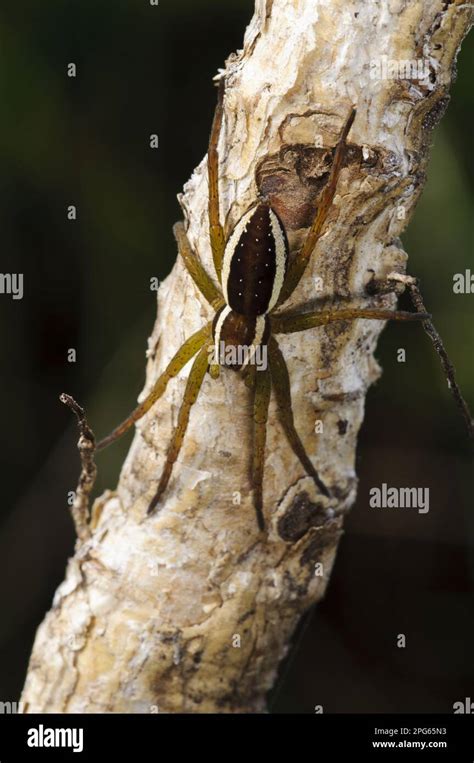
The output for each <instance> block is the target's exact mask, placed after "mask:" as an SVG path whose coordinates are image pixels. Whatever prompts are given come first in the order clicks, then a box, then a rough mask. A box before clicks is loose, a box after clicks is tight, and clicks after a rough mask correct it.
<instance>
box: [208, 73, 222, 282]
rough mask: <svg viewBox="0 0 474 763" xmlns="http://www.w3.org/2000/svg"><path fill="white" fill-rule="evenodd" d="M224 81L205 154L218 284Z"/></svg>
mask: <svg viewBox="0 0 474 763" xmlns="http://www.w3.org/2000/svg"><path fill="white" fill-rule="evenodd" d="M224 90H225V80H224V78H222V79H221V80H220V82H219V93H218V96H217V106H216V110H215V113H214V120H213V122H212V128H211V136H210V139H209V148H208V152H207V172H208V182H209V202H208V213H209V237H210V240H211V249H212V259H213V261H214V268H215V271H216V275H217V278H218V279H219V283H220V282H221V272H222V258H223V256H224V247H225V238H224V229H223V227H222V225H221V223H220V215H219V209H220V204H219V155H218V152H217V145H218V143H219V135H220V131H221V126H222V115H223V111H224V108H223V101H224Z"/></svg>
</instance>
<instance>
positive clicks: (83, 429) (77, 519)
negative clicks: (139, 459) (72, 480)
mask: <svg viewBox="0 0 474 763" xmlns="http://www.w3.org/2000/svg"><path fill="white" fill-rule="evenodd" d="M59 399H60V401H61V402H62V403H64V405H67V406H68V408H70V410H71V411H72V412H73V413H74V414H75V415H76V418H77V424H78V427H79V441H78V443H77V447H78V450H79V456H80V458H81V473H80V475H79V481H78V483H77V488H76V492H75V495H74V503H73V504H72V507H71V514H72V518H73V520H74V525H75V528H76V533H77V537H78V538H79V540H81V541H84V540H87V538H89V537H90V528H89V522H90V510H89V499H90V494H91V492H92V489H93V487H94V484H95V479H96V476H97V466H96V464H95V461H94V454H95V447H96V446H95V436H94V432H93V431H92V429H91V428H90V426H89V424H88V423H87V419H86V414H85V411H84V409H83V408H81V406H80V405H79V404H78V403H76V401H75V400H74V398H73V397H71V396H70V395H66V394H65V393H63V394H62V395H60V396H59Z"/></svg>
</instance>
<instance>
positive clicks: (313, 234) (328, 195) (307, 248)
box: [277, 108, 356, 307]
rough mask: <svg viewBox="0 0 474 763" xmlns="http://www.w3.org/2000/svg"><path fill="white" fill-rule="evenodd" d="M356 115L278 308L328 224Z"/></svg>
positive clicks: (348, 123)
mask: <svg viewBox="0 0 474 763" xmlns="http://www.w3.org/2000/svg"><path fill="white" fill-rule="evenodd" d="M355 115H356V111H355V109H354V108H353V109H351V112H350V114H349V116H348V118H347V120H346V123H345V125H344V127H343V128H342V131H341V135H340V137H339V140H338V142H337V146H336V151H335V154H334V160H333V163H332V166H331V172H330V175H329V180H328V182H327V183H326V185H325V187H324V190H323V192H322V194H321V198H320V199H319V202H318V209H317V212H316V215H315V218H314V220H313V224H312V226H311V228H310V229H309V231H308V233H307V235H306V238H305V240H304V244H303V246H302V247H301V249H300V251H299V252H298V253H297V254H296V256H295V258H294V260H292V262H291V263H290V266H289V268H288V272H287V274H286V277H285V282H284V284H283V288H282V290H281V294H280V297H279V299H278V304H277V307H278V306H279V305H282V304H283V302H286V300H287V299H288V298H289V297H290V296H291V295H292V294H293V292H294V290H295V289H296V287H297V286H298V284H299V282H300V280H301V277H302V275H303V273H304V271H305V270H306V266H307V264H308V262H309V259H310V257H311V255H312V253H313V250H314V247H315V246H316V242H317V240H318V238H319V236H320V235H321V231H322V229H323V225H324V223H325V222H326V218H327V216H328V212H329V210H330V208H331V204H332V202H333V199H334V195H335V193H336V187H337V181H338V179H339V175H340V172H341V169H342V163H343V160H344V152H345V149H346V140H347V136H348V134H349V130H350V129H351V127H352V124H353V122H354V119H355Z"/></svg>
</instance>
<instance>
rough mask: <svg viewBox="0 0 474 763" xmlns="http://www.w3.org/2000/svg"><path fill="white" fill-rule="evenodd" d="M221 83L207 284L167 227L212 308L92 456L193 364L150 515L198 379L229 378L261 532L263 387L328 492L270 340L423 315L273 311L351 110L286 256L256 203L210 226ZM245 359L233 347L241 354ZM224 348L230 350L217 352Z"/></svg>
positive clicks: (321, 207)
mask: <svg viewBox="0 0 474 763" xmlns="http://www.w3.org/2000/svg"><path fill="white" fill-rule="evenodd" d="M224 90H225V84H224V80H223V79H221V81H220V84H219V91H218V99H217V107H216V110H215V114H214V120H213V124H212V128H211V134H210V139H209V149H208V183H209V197H208V215H209V236H210V243H211V249H212V258H213V263H214V269H215V272H216V276H217V280H218V282H219V285H220V287H221V288H219V287H218V286H216V284H215V283H214V281H213V280H212V279H211V277H210V276H209V274H208V273H207V271H206V270H205V268H204V267H203V265H202V264H201V262H200V260H199V259H198V257H196V255H195V254H194V252H193V251H192V247H191V245H190V243H189V240H188V238H187V235H186V232H185V229H184V224H183V223H182V222H179V223H176V225H175V226H174V228H173V232H174V235H175V238H176V241H177V244H178V251H179V254H180V256H181V257H182V259H183V262H184V265H185V266H186V269H187V271H188V273H189V275H190V276H191V278H192V279H193V281H194V283H195V285H196V287H197V288H198V289H199V291H200V292H201V294H202V295H203V296H204V298H205V299H206V300H207V302H208V303H209V305H210V306H211V307H212V308H213V309H214V310H215V311H216V312H215V317H214V320H213V321H210V322H209V323H207V324H206V325H205V326H203V327H202V328H201V329H199V331H197V332H196V333H194V334H192V336H190V337H189V338H188V339H187V340H186V341H185V342H184V344H183V345H182V346H181V347H180V349H179V350H178V351H177V352H176V354H175V355H174V357H173V358H172V360H171V361H170V362H169V364H168V366H167V368H166V369H165V371H164V372H163V373H162V374H161V376H160V377H159V378H158V379H157V380H156V382H155V384H154V386H153V388H152V390H151V392H150V393H149V395H148V396H147V398H146V399H145V400H144V401H143V402H142V403H141V404H140V405H138V407H137V408H135V410H134V411H133V412H132V413H131V414H130V415H129V416H128V417H127V418H126V419H125V421H123V422H122V423H121V424H120V425H119V426H117V427H116V429H114V430H113V432H111V434H109V435H108V436H107V437H105V438H104V439H103V440H101V441H100V442H99V443H98V445H97V449H98V450H99V449H102V448H104V447H106V446H107V445H110V443H112V442H113V441H114V440H116V439H117V438H118V437H120V436H121V435H122V434H124V433H125V432H126V431H127V430H128V429H129V428H130V427H131V426H132V425H133V424H134V423H135V422H136V421H138V419H140V418H141V417H142V416H144V415H145V413H147V411H149V410H150V408H151V407H152V406H153V405H154V403H155V402H156V401H157V400H158V399H159V398H160V397H161V396H162V395H163V393H164V391H165V389H166V386H167V384H168V382H169V381H170V379H172V378H173V377H175V376H176V375H177V374H178V373H179V372H180V371H181V369H182V368H184V366H185V365H186V364H187V363H188V362H189V361H190V360H191V359H192V358H194V361H193V364H192V366H191V370H190V372H189V376H188V379H187V383H186V389H185V392H184V398H183V402H182V404H181V408H180V411H179V415H178V421H177V425H176V428H175V429H174V432H173V434H172V437H171V441H170V444H169V447H168V452H167V456H166V461H165V465H164V468H163V471H162V474H161V478H160V480H159V484H158V487H157V490H156V493H155V496H154V498H153V500H152V501H151V503H150V505H149V507H148V514H151V513H152V512H153V511H154V510H155V508H156V507H157V505H158V504H159V502H160V500H161V498H162V496H163V493H164V491H165V490H166V487H167V485H168V482H169V480H170V477H171V473H172V469H173V466H174V464H175V462H176V459H177V458H178V455H179V452H180V449H181V446H182V443H183V439H184V436H185V433H186V429H187V426H188V422H189V416H190V411H191V408H192V406H193V404H194V403H195V402H196V399H197V397H198V394H199V390H200V388H201V385H202V382H203V379H204V377H205V375H206V373H209V374H210V376H211V377H212V378H214V379H216V378H217V377H218V376H219V372H220V368H221V367H222V368H229V369H231V370H233V371H239V372H240V373H241V374H242V375H243V376H244V378H245V381H246V384H247V385H248V386H249V387H250V388H251V390H252V393H253V453H252V469H251V487H252V493H253V505H254V508H255V512H256V517H257V523H258V527H259V529H260V530H264V528H265V521H264V514H263V473H264V455H265V441H266V425H267V419H268V407H269V402H270V395H271V390H272V389H273V392H274V395H275V398H276V403H277V408H278V414H279V419H280V422H281V425H282V428H283V431H284V433H285V435H286V438H287V440H288V443H289V445H290V446H291V448H292V449H293V451H294V453H295V455H296V457H297V458H298V459H299V461H300V462H301V465H302V467H303V469H304V470H305V472H306V473H307V474H308V475H309V476H310V477H311V478H312V479H313V480H314V483H315V485H316V487H317V489H318V490H319V491H320V492H321V493H322V494H323V495H325V496H326V497H328V498H329V497H330V492H329V490H328V488H327V486H326V485H325V484H324V482H323V480H322V479H321V477H320V476H319V474H318V472H317V471H316V469H315V467H314V466H313V464H312V462H311V460H310V458H309V456H308V454H307V452H306V449H305V447H304V445H303V443H302V441H301V439H300V436H299V435H298V432H297V431H296V429H295V424H294V418H293V410H292V402H291V386H290V378H289V374H288V369H287V365H286V362H285V359H284V357H283V354H282V352H281V350H280V347H279V345H278V342H277V339H276V337H275V335H276V334H291V333H294V332H299V331H306V330H307V329H311V328H314V327H316V326H323V325H325V324H327V323H331V322H333V321H348V320H354V319H357V318H365V319H372V320H387V319H393V320H423V319H426V318H427V317H428V316H427V313H424V312H417V313H411V312H404V311H393V310H385V309H369V308H367V309H366V308H363V309H354V308H349V309H339V310H317V311H315V312H300V313H299V314H298V313H297V314H295V312H292V313H291V314H289V313H288V314H285V313H284V312H278V308H279V307H280V306H281V305H283V304H284V303H285V302H286V301H287V300H288V298H289V297H290V296H291V295H292V293H293V292H294V290H295V288H296V287H297V285H298V283H299V282H300V280H301V278H302V277H303V274H304V272H305V269H306V266H307V264H308V262H309V259H310V257H311V254H312V252H313V250H314V248H315V245H316V243H317V240H318V238H319V236H320V235H321V231H322V229H323V226H324V223H325V220H326V218H327V214H328V212H329V209H330V207H331V204H332V201H333V198H334V195H335V192H336V187H337V181H338V177H339V174H340V171H341V168H342V164H343V159H344V152H345V149H346V143H347V137H348V134H349V131H350V129H351V127H352V124H353V122H354V119H355V115H356V110H355V108H352V109H351V111H350V113H349V116H348V118H347V120H346V122H345V124H344V126H343V128H342V131H341V133H340V136H339V139H338V141H337V144H336V147H335V150H334V158H333V162H332V165H331V169H330V173H329V178H328V181H327V183H326V185H325V187H324V189H323V191H322V192H321V196H320V199H319V203H318V207H317V211H316V214H315V217H314V220H313V222H312V225H311V227H310V228H309V231H308V233H307V235H306V237H305V240H304V243H303V246H302V247H301V249H300V250H299V251H298V252H297V253H296V254H295V255H294V256H293V258H292V259H290V257H289V255H290V252H289V247H288V240H287V236H286V232H285V228H284V226H283V223H282V222H281V220H280V218H279V216H278V215H277V214H276V212H275V211H274V210H273V209H272V207H271V206H270V204H269V203H268V201H267V200H265V199H264V198H261V199H259V200H258V201H256V202H255V203H253V204H252V205H251V206H250V208H249V209H248V210H247V211H246V212H245V213H244V215H243V216H242V217H241V218H240V220H239V221H238V222H237V224H236V225H235V227H234V228H233V230H232V231H231V232H230V235H229V236H228V238H227V240H226V237H225V234H224V228H223V226H222V225H221V222H220V202H219V174H218V166H219V156H218V150H217V146H218V140H219V135H220V131H221V127H222V121H223V102H224ZM248 348H250V350H249V351H248V352H247V353H240V354H239V352H238V351H239V350H242V349H248ZM221 350H225V351H227V350H231V351H235V352H230V353H228V352H221ZM258 350H265V352H266V355H267V357H268V363H267V364H263V365H264V366H265V367H264V368H263V367H262V368H257V367H256V365H255V364H254V363H252V361H253V360H255V355H256V353H257V351H258Z"/></svg>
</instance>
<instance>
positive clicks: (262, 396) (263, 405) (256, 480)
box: [252, 370, 271, 530]
mask: <svg viewBox="0 0 474 763" xmlns="http://www.w3.org/2000/svg"><path fill="white" fill-rule="evenodd" d="M270 393H271V377H270V374H269V372H268V370H266V371H257V372H256V374H255V386H254V403H253V452H252V490H253V505H254V507H255V513H256V515H257V523H258V527H259V529H260V530H264V529H265V520H264V518H263V470H264V466H265V443H266V439H267V420H268V406H269V404H270Z"/></svg>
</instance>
